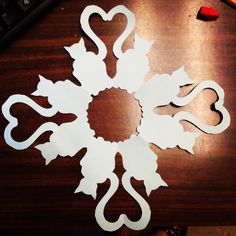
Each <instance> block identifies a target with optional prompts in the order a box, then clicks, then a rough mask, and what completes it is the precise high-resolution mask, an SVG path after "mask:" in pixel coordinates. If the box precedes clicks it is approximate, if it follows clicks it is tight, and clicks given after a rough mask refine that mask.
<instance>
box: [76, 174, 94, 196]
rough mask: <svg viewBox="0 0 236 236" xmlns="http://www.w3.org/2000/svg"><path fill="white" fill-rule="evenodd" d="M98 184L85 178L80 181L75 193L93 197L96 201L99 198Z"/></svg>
mask: <svg viewBox="0 0 236 236" xmlns="http://www.w3.org/2000/svg"><path fill="white" fill-rule="evenodd" d="M97 187H98V186H97V184H96V183H94V182H93V181H92V180H89V179H86V178H83V179H81V180H80V184H79V186H78V187H77V188H76V190H75V193H79V192H83V193H85V194H87V195H91V196H92V197H93V198H94V199H96V197H97Z"/></svg>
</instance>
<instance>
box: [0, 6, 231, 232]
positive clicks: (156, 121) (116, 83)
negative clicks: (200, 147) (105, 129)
mask: <svg viewBox="0 0 236 236" xmlns="http://www.w3.org/2000/svg"><path fill="white" fill-rule="evenodd" d="M93 13H98V14H99V15H100V16H101V17H102V19H103V20H104V21H109V20H112V18H113V16H114V15H116V14H118V13H121V14H124V15H125V16H126V18H127V22H128V23H127V26H126V29H125V30H124V32H123V33H122V34H121V36H120V37H118V39H117V40H116V42H115V43H114V46H113V52H114V54H115V56H116V57H117V58H118V61H117V73H116V75H115V77H114V78H113V79H111V78H110V77H109V76H108V75H107V73H106V65H105V63H104V61H103V59H104V58H105V56H106V54H107V49H106V46H105V44H104V43H103V42H102V41H101V40H100V39H99V37H98V36H97V35H95V34H94V32H93V31H92V29H91V28H90V25H89V18H90V16H91V15H92V14H93ZM134 26H135V16H134V15H133V13H132V12H131V11H129V10H128V9H127V8H126V7H124V6H116V7H114V8H113V9H112V10H111V11H110V12H109V13H106V12H104V11H103V10H102V9H101V8H100V7H97V6H88V7H86V8H85V9H84V11H83V13H82V15H81V27H82V29H83V30H84V32H85V33H86V34H87V35H88V36H89V37H90V38H91V39H92V40H93V41H94V43H95V44H96V45H97V47H98V54H97V55H96V54H95V53H93V52H90V51H87V49H86V47H85V44H84V40H83V38H81V39H80V41H79V43H76V44H73V45H72V46H70V47H65V49H66V50H67V51H68V52H69V54H70V56H71V57H72V58H73V59H74V63H73V69H74V70H73V75H74V76H75V77H76V78H77V79H78V80H79V81H80V82H81V86H77V85H75V84H73V83H72V82H70V81H69V80H65V81H59V82H56V83H53V82H52V81H50V80H48V79H45V78H44V77H42V76H39V79H40V81H39V83H38V86H37V90H36V91H35V92H33V93H32V95H33V96H43V97H47V98H48V101H49V103H50V104H51V105H52V107H51V108H44V107H41V106H39V105H38V104H37V103H35V102H34V101H33V100H32V99H30V98H29V97H27V96H25V95H20V94H17V95H12V96H10V97H9V98H8V100H7V101H6V102H5V103H4V104H3V106H2V112H3V115H4V116H5V118H6V119H7V120H8V121H9V124H8V125H7V127H6V129H5V132H4V138H5V140H6V143H7V144H8V145H10V146H11V147H13V148H15V149H26V148H28V147H29V146H30V145H32V144H33V143H34V141H35V140H36V139H37V138H38V137H39V136H40V135H41V134H43V133H44V132H46V131H52V134H51V136H50V138H49V142H47V143H44V144H40V145H37V146H36V147H35V148H37V149H38V150H39V151H41V154H42V156H43V157H44V158H45V163H46V164H48V163H50V161H52V160H53V159H55V158H56V157H57V156H70V157H72V156H74V155H75V154H76V153H77V152H79V151H80V150H81V149H82V148H83V147H87V153H86V154H85V156H84V157H83V159H82V160H81V166H82V174H83V176H84V178H83V179H81V181H80V184H79V186H78V187H77V189H76V190H75V193H78V192H83V193H85V194H87V195H91V196H92V197H93V198H94V199H96V195H97V186H98V184H99V183H103V182H105V181H106V179H109V180H110V187H109V189H108V191H107V193H106V194H105V195H104V196H103V197H102V199H101V200H100V202H99V203H98V205H97V207H96V210H95V217H96V220H97V222H98V224H99V225H100V226H101V228H102V229H104V230H107V231H115V230H117V229H119V228H120V227H121V226H122V225H126V226H127V227H129V228H131V229H134V230H141V229H144V228H145V227H146V225H147V224H148V222H149V220H150V217H151V210H150V207H149V205H148V203H147V202H146V201H145V199H144V198H143V197H142V196H140V195H139V194H138V193H137V192H136V191H135V189H134V188H133V187H132V184H131V182H130V179H131V178H132V177H134V178H135V179H136V180H139V181H144V185H145V188H146V193H147V196H149V195H150V193H151V191H153V190H156V189H157V188H159V187H160V186H167V184H166V183H165V181H164V180H163V179H162V178H161V176H160V175H159V174H158V173H157V172H156V170H157V156H156V154H154V153H153V152H152V150H151V149H150V147H149V143H155V144H156V145H157V146H159V147H160V148H162V149H166V148H173V147H176V146H179V147H180V148H181V149H184V150H187V151H188V152H190V153H193V147H194V144H195V139H196V138H197V136H198V135H199V134H197V133H191V132H188V131H185V130H184V128H183V126H182V124H181V123H180V121H181V120H186V121H188V122H190V123H192V124H193V125H195V126H196V127H197V128H199V129H201V130H202V131H204V132H206V133H210V134H217V133H220V132H223V131H224V130H225V129H226V128H227V127H228V126H229V124H230V116H229V113H228V111H227V110H226V109H225V107H224V91H223V89H222V88H221V87H220V86H219V85H217V84H216V83H215V82H213V81H203V82H201V83H200V84H198V85H197V86H196V87H195V88H194V89H193V90H192V91H191V92H190V93H189V94H188V95H186V96H185V97H178V94H179V92H180V89H181V87H182V86H185V85H188V84H192V83H193V81H192V80H191V79H190V78H189V76H188V74H187V72H186V71H185V70H184V67H181V68H180V69H178V70H177V71H175V72H173V73H172V75H168V74H163V75H154V76H153V77H152V78H151V79H150V80H149V81H147V82H144V76H145V75H146V74H147V73H148V71H149V62H148V58H147V53H148V52H149V50H150V48H151V46H152V43H153V42H149V41H146V40H144V39H141V38H140V37H139V36H138V35H137V34H135V39H134V48H133V49H128V50H127V51H126V52H122V50H121V46H122V44H123V41H124V40H125V39H126V37H127V36H128V35H129V34H130V33H131V32H132V30H133V29H134ZM111 87H116V88H118V87H119V88H122V89H126V90H127V91H128V92H134V95H135V98H136V99H137V100H138V101H139V103H140V105H141V107H142V111H143V117H142V120H141V124H140V126H139V127H138V128H137V130H138V132H139V133H138V134H133V135H131V136H130V138H128V139H126V140H124V141H123V142H109V141H105V140H104V139H103V138H102V137H98V138H95V136H94V135H95V132H94V131H93V130H92V129H91V128H90V125H89V123H88V118H87V109H88V104H89V103H90V102H91V101H92V95H96V94H98V93H99V92H100V91H102V90H104V89H109V88H111ZM204 89H213V90H214V91H215V92H216V94H217V96H218V101H217V102H216V103H215V109H216V110H217V111H218V112H219V113H221V115H222V120H221V121H220V123H219V124H217V125H216V126H210V125H206V124H203V123H202V122H200V121H199V120H197V119H196V118H195V117H193V116H192V115H191V114H190V113H187V112H183V111H182V112H178V113H176V114H175V115H174V116H172V117H171V116H169V115H157V114H156V113H154V111H153V109H154V108H155V107H158V106H165V105H168V104H170V103H173V104H175V105H177V106H185V105H187V104H189V103H190V102H191V101H192V100H193V99H194V98H195V97H196V96H197V95H198V94H199V93H200V92H201V91H202V90H204ZM15 103H24V104H27V105H28V106H30V107H32V108H33V109H34V110H35V111H37V112H38V113H39V114H41V115H42V116H46V117H51V116H53V115H55V114H56V113H57V112H61V113H72V114H74V115H76V116H77V119H76V120H74V121H72V122H68V123H64V124H61V125H60V126H58V125H57V124H55V123H52V122H47V123H45V124H42V125H41V126H40V127H39V128H38V129H37V130H36V131H35V132H34V133H33V134H32V136H30V137H29V138H28V139H27V140H25V141H22V142H17V141H15V140H14V139H13V138H12V136H11V132H12V130H13V129H14V128H15V127H17V125H18V120H17V118H15V117H13V116H12V115H11V113H10V108H11V107H12V106H13V105H14V104H15ZM117 152H119V153H120V154H121V155H122V159H123V165H124V168H125V170H126V172H125V173H124V175H123V177H122V185H123V186H124V188H125V190H126V191H127V192H128V193H129V194H130V195H131V196H132V197H133V198H134V199H135V200H136V201H137V203H138V204H139V206H140V209H141V218H140V219H139V220H137V221H136V222H133V221H131V220H129V218H128V217H127V215H125V214H121V215H120V216H119V218H118V220H117V221H116V222H109V221H108V220H107V219H106V218H105V216H104V210H105V207H106V204H107V202H108V201H109V200H110V198H111V197H112V196H113V195H114V193H115V192H116V191H117V189H118V186H119V179H118V177H117V176H116V175H115V173H114V172H113V171H114V168H115V155H116V153H117Z"/></svg>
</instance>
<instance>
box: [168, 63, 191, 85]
mask: <svg viewBox="0 0 236 236" xmlns="http://www.w3.org/2000/svg"><path fill="white" fill-rule="evenodd" d="M171 78H172V79H173V80H175V81H176V83H177V84H178V85H179V86H184V85H188V84H193V80H191V79H190V77H189V75H188V73H187V72H186V71H185V70H184V66H182V67H180V68H179V69H178V70H176V71H174V72H173V73H172V75H171Z"/></svg>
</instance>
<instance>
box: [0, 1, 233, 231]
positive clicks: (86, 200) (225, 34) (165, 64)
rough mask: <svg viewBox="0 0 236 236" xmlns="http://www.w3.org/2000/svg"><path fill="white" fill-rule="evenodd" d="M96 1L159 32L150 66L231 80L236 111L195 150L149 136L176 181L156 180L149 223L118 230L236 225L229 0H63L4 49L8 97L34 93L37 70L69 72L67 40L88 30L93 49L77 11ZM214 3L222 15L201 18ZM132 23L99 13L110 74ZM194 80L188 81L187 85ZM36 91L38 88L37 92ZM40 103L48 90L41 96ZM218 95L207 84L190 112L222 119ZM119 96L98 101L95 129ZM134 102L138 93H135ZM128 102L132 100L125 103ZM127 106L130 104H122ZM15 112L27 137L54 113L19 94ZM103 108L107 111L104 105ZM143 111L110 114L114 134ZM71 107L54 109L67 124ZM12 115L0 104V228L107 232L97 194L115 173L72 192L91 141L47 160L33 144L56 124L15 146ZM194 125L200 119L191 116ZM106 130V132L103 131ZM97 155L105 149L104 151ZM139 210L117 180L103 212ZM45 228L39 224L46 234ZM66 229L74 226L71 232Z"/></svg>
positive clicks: (227, 83)
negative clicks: (214, 107) (122, 9)
mask: <svg viewBox="0 0 236 236" xmlns="http://www.w3.org/2000/svg"><path fill="white" fill-rule="evenodd" d="M90 4H98V5H99V6H101V7H102V8H103V9H104V10H106V11H108V10H110V9H111V8H112V7H114V6H115V5H118V4H124V5H125V6H127V7H128V8H129V9H130V10H131V11H132V12H134V14H135V15H136V19H137V20H136V28H135V30H136V32H137V33H138V34H139V35H140V36H141V37H143V38H144V39H147V40H155V43H154V45H153V46H152V48H151V52H150V53H149V58H150V65H151V72H150V73H149V77H147V79H148V78H150V76H151V75H152V74H154V73H158V74H161V73H172V72H173V71H174V70H176V69H178V68H179V67H180V66H182V65H184V66H185V69H186V71H187V72H188V73H189V75H190V77H191V78H192V79H193V80H194V81H195V82H196V83H199V82H200V81H202V80H208V79H212V80H214V81H216V82H217V83H218V84H219V85H220V86H222V87H223V88H224V90H225V94H226V95H225V106H226V108H227V109H228V110H229V112H230V114H231V119H232V121H231V125H230V127H229V128H228V129H227V130H226V131H225V132H224V133H222V134H219V135H207V134H204V133H201V135H200V136H199V137H198V138H197V142H196V145H195V147H194V152H195V154H194V155H190V154H189V153H187V152H185V151H183V150H180V149H178V148H174V149H168V150H161V149H159V148H157V147H155V146H153V145H152V148H153V150H154V151H155V152H156V154H157V155H158V165H159V167H158V172H159V173H160V175H161V176H162V177H163V179H164V180H165V181H166V182H167V183H168V184H169V187H168V188H159V189H158V190H156V191H154V192H152V193H151V195H150V197H149V198H147V197H145V198H146V200H147V201H148V202H149V204H150V207H151V209H152V216H151V221H150V223H149V225H148V227H147V229H146V230H143V231H140V232H134V231H131V230H128V229H126V228H125V227H124V228H122V229H121V230H119V231H118V232H117V233H118V234H119V233H120V234H121V235H144V233H146V232H147V231H148V230H149V229H151V228H152V227H154V226H157V225H235V224H236V145H235V140H236V132H235V128H236V127H235V124H236V123H235V115H236V105H235V104H236V103H235V99H236V83H235V79H236V70H235V68H236V43H235V42H236V14H235V13H236V12H235V10H234V9H233V8H231V7H230V6H228V5H227V4H225V3H223V2H222V1H215V0H210V1H197V0H193V1H187V0H185V1H184V0H183V1H171V0H165V1H164V0H163V1H159V0H158V1H157V0H142V1H131V0H127V1H91V0H88V1H76V0H68V1H61V2H60V3H58V4H57V5H56V6H54V8H53V9H51V10H49V11H48V12H47V13H46V14H45V15H44V16H43V17H42V18H40V19H39V20H38V21H37V22H36V23H35V24H34V26H33V27H31V28H29V29H28V30H27V31H26V32H24V33H23V34H22V35H21V36H20V37H19V38H18V40H16V41H14V42H13V43H12V44H11V45H10V46H9V47H8V48H7V49H5V50H4V51H3V52H1V54H0V80H1V96H0V99H1V101H0V104H1V105H2V104H3V103H4V102H5V101H6V100H7V98H8V97H9V96H10V95H12V94H16V93H21V94H25V95H29V96H30V94H31V93H32V92H33V91H34V90H35V89H36V86H37V83H38V74H41V75H43V76H45V77H46V78H48V79H51V80H53V81H54V82H55V81H59V80H65V79H70V80H71V81H73V82H74V83H76V84H79V83H78V81H77V80H76V79H75V78H74V77H73V76H72V60H71V59H70V58H69V56H68V54H67V53H66V51H65V50H64V49H63V47H64V46H69V45H71V44H73V43H76V42H78V41H79V39H80V38H81V36H83V37H84V38H85V40H86V46H87V47H88V49H89V50H92V51H94V52H96V50H97V49H96V46H95V45H94V44H93V42H91V41H90V40H89V38H88V37H86V35H85V33H84V32H82V31H81V29H80V27H79V18H80V14H81V12H82V11H83V9H84V8H85V6H87V5H90ZM204 4H207V5H208V6H212V7H215V8H217V9H218V10H219V11H220V13H221V15H220V17H219V19H218V20H217V21H212V22H204V21H199V20H197V19H196V14H197V12H198V10H199V8H200V6H201V5H204ZM125 24H126V19H125V17H123V16H119V15H118V16H115V17H114V20H113V21H112V22H108V23H103V21H102V20H101V19H100V18H99V16H96V15H95V16H93V17H92V19H91V25H92V27H93V29H94V31H95V32H96V33H97V34H98V35H99V36H100V37H101V38H102V39H103V40H104V42H105V43H106V45H107V47H108V52H109V53H108V55H107V57H106V59H105V62H106V65H107V67H108V73H109V74H110V75H114V74H115V70H116V69H115V63H116V58H115V57H114V56H113V54H112V52H111V49H112V45H113V43H114V41H115V40H116V38H117V36H118V35H119V34H120V33H121V32H122V30H123V29H124V27H125ZM132 40H133V34H132V35H130V37H129V38H128V39H127V40H126V42H125V44H124V45H123V50H126V49H127V48H129V47H131V46H132ZM192 88H193V87H192V86H189V87H187V88H186V89H183V94H184V93H185V94H186V93H187V92H188V91H190V90H191V89H192ZM30 97H31V98H33V96H30ZM34 100H35V101H36V102H37V103H39V104H40V105H42V106H48V103H47V100H46V99H43V98H39V97H37V98H34ZM215 100H216V96H215V94H214V92H212V91H209V90H207V91H204V92H202V94H200V95H199V96H198V97H197V98H196V99H195V100H194V101H193V102H192V104H191V105H189V106H187V107H185V108H183V109H184V110H187V111H190V112H192V113H193V114H194V115H196V117H199V118H201V119H202V120H203V121H204V122H206V123H208V124H217V122H219V119H220V118H219V115H218V114H217V113H216V112H214V111H211V110H210V109H209V106H210V104H212V103H214V102H215ZM118 101H123V102H124V104H126V105H127V100H126V97H125V96H122V94H120V97H119V96H118V98H116V99H113V98H112V96H111V94H110V95H109V93H108V94H106V95H104V96H103V97H100V99H98V100H97V101H96V106H94V107H95V108H93V109H95V110H92V111H91V114H90V119H91V122H93V124H94V125H95V126H96V129H97V130H96V131H97V132H103V135H108V134H109V132H108V131H107V130H106V131H104V127H103V124H104V123H103V115H101V112H100V113H99V110H100V109H103V105H104V102H105V104H109V105H110V107H111V109H113V110H114V111H115V110H116V109H114V108H116V107H117V106H118V105H117V102H118ZM129 103H132V101H129ZM128 105H130V104H128ZM119 109H120V111H121V112H122V111H123V115H127V112H126V113H125V105H124V106H121V108H119ZM177 110H178V109H177V108H173V107H171V106H167V107H162V108H160V109H157V112H158V113H160V114H174V113H175V112H176V111H177ZM12 114H14V115H16V116H17V117H18V118H19V126H18V127H17V128H16V129H15V130H14V131H13V137H15V138H16V139H17V140H24V139H25V138H27V137H29V135H31V134H32V132H33V131H34V130H36V128H37V127H38V126H39V125H40V124H42V123H44V122H45V121H47V120H48V119H47V118H43V117H41V116H40V115H38V114H37V113H36V112H34V111H32V109H31V108H29V107H27V106H26V105H22V104H17V105H15V106H14V107H13V109H12ZM99 114H100V115H99ZM138 115H139V114H138V113H135V111H133V112H130V114H129V117H130V119H129V121H130V122H128V123H126V128H127V129H124V130H122V129H119V125H121V124H120V123H119V122H122V121H120V120H118V118H117V119H115V120H110V121H109V119H106V120H107V121H106V122H107V124H106V125H107V126H108V127H112V129H111V130H110V136H109V137H108V138H114V139H115V138H117V137H118V136H119V138H120V137H123V136H124V135H127V134H129V132H135V128H136V126H135V124H134V122H132V120H135V118H137V116H138ZM74 118H75V117H74V116H73V115H62V114H57V115H56V116H54V117H53V118H51V119H49V120H51V121H54V122H57V123H58V124H61V123H63V122H66V121H72V120H73V119H74ZM6 125H7V121H6V120H5V118H4V117H3V115H2V114H1V124H0V132H1V139H0V140H1V142H0V145H1V149H0V150H1V151H0V228H1V229H11V230H26V232H28V231H30V230H32V231H35V230H36V229H37V230H40V231H42V232H44V233H45V232H52V231H58V232H67V233H68V232H75V233H78V234H77V235H84V234H82V233H85V232H87V233H88V235H103V234H105V233H103V231H102V230H101V229H100V227H99V226H98V225H97V223H96V221H95V218H94V209H95V207H96V204H97V203H98V201H99V200H100V199H101V198H102V196H103V195H104V194H105V192H106V191H107V190H108V187H109V181H107V182H105V183H104V184H101V185H99V188H98V196H97V199H96V200H93V199H92V197H89V196H86V195H84V194H82V193H80V194H73V192H74V190H75V189H76V187H77V186H78V184H79V181H80V179H81V178H82V174H81V166H80V160H81V159H82V157H83V156H84V154H85V152H86V150H85V149H82V150H81V151H80V152H79V153H78V154H76V155H75V156H74V157H73V158H66V157H65V158H57V159H56V160H54V161H52V162H51V163H50V164H49V165H48V166H45V165H44V159H43V158H42V156H41V154H40V152H39V151H38V150H36V149H35V148H34V146H35V145H36V144H39V143H43V142H46V141H47V140H48V138H49V135H50V134H45V135H43V136H41V137H40V138H39V139H38V140H37V141H36V142H35V144H34V145H32V146H31V147H30V148H28V149H26V150H22V151H17V150H15V149H13V148H11V147H9V146H8V145H7V144H6V143H5V141H4V139H3V133H4V129H5V127H6ZM184 126H185V127H186V128H188V129H189V130H195V131H197V129H196V128H194V127H192V126H191V125H187V124H184ZM104 132H105V133H104ZM98 158H99V157H98ZM115 173H116V174H117V175H118V176H119V178H121V176H122V174H123V173H124V168H123V166H122V159H121V157H120V155H119V154H117V156H116V169H115ZM132 183H133V184H134V185H135V187H136V189H137V191H138V192H139V193H141V194H142V195H143V196H145V190H144V187H143V183H142V182H138V181H135V180H133V182H132ZM123 212H126V213H127V214H128V216H129V217H130V218H131V219H133V220H135V219H136V220H137V219H138V218H139V217H140V212H139V208H138V205H137V204H136V202H135V201H134V200H132V198H131V197H130V196H129V195H128V194H127V193H126V192H125V190H124V189H123V188H122V186H121V185H120V188H119V190H118V193H117V194H116V195H115V196H114V197H113V198H112V200H111V201H110V202H109V204H108V205H107V208H106V211H105V213H106V216H107V218H108V219H110V220H116V219H117V217H118V215H119V214H120V213H123ZM41 235H42V234H41ZM67 235H68V234H67Z"/></svg>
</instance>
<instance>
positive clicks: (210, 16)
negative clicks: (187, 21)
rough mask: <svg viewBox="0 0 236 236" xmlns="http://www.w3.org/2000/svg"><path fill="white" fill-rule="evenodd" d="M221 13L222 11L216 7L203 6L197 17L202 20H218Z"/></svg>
mask: <svg viewBox="0 0 236 236" xmlns="http://www.w3.org/2000/svg"><path fill="white" fill-rule="evenodd" d="M219 15H220V13H219V12H218V11H217V10H216V9H214V8H212V7H205V6H202V7H201V8H200V10H199V12H198V15H197V18H198V19H201V20H216V19H217V18H218V17H219Z"/></svg>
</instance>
